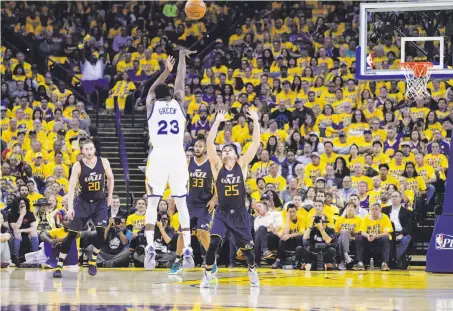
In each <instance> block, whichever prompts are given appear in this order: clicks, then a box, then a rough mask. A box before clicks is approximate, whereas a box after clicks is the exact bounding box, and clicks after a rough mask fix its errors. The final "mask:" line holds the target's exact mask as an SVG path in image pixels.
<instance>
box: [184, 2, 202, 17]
mask: <svg viewBox="0 0 453 311" xmlns="http://www.w3.org/2000/svg"><path fill="white" fill-rule="evenodd" d="M184 11H185V12H186V15H187V17H189V18H190V19H193V20H197V19H200V18H202V17H203V16H204V14H205V13H206V4H205V3H204V2H203V1H202V0H189V1H187V3H186V7H185V8H184Z"/></svg>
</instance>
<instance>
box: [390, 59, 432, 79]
mask: <svg viewBox="0 0 453 311" xmlns="http://www.w3.org/2000/svg"><path fill="white" fill-rule="evenodd" d="M433 66H434V65H433V63H430V62H405V63H400V64H398V67H399V68H400V69H404V70H411V69H412V71H413V72H414V76H415V77H423V76H426V75H427V74H428V70H429V69H431V68H432V67H433Z"/></svg>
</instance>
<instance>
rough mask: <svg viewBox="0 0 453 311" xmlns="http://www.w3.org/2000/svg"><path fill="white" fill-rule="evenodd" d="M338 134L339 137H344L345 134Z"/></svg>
mask: <svg viewBox="0 0 453 311" xmlns="http://www.w3.org/2000/svg"><path fill="white" fill-rule="evenodd" d="M338 136H340V137H346V134H345V133H344V132H340V133H338Z"/></svg>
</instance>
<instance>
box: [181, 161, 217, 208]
mask: <svg viewBox="0 0 453 311" xmlns="http://www.w3.org/2000/svg"><path fill="white" fill-rule="evenodd" d="M212 180H213V177H212V171H211V165H210V164H209V161H208V160H206V161H205V162H204V163H203V164H201V165H198V164H197V163H195V158H191V159H190V161H189V185H190V186H189V195H188V197H187V202H188V203H190V204H205V205H206V204H208V202H209V200H211V198H212V196H213V189H212Z"/></svg>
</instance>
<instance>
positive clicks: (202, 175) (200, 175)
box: [190, 168, 207, 178]
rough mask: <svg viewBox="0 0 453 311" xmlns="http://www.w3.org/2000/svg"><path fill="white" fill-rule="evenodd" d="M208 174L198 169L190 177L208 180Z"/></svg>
mask: <svg viewBox="0 0 453 311" xmlns="http://www.w3.org/2000/svg"><path fill="white" fill-rule="evenodd" d="M206 174H207V173H206V172H203V171H202V170H200V169H198V168H197V169H196V170H195V171H193V172H190V177H195V178H206Z"/></svg>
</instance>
